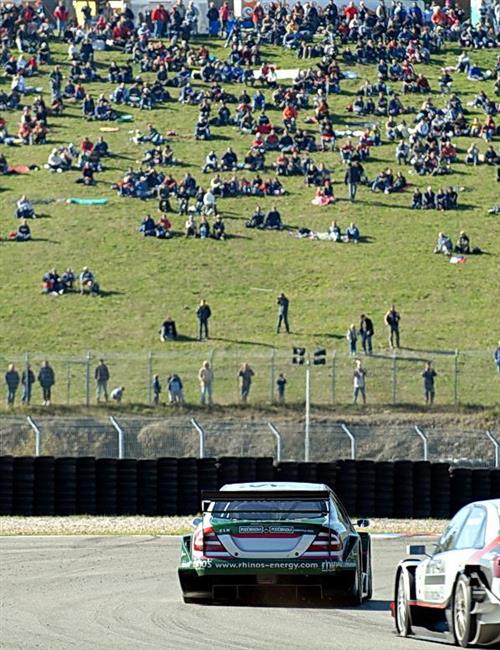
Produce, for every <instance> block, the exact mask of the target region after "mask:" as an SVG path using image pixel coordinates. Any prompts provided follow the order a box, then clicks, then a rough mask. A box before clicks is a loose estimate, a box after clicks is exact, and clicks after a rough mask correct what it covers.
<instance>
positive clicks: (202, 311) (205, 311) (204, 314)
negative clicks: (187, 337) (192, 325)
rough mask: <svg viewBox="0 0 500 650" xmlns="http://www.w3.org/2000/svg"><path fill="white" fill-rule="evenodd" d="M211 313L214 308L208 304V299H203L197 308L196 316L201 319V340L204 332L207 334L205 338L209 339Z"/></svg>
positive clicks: (199, 336) (199, 334) (199, 333)
mask: <svg viewBox="0 0 500 650" xmlns="http://www.w3.org/2000/svg"><path fill="white" fill-rule="evenodd" d="M211 315H212V310H211V309H210V305H208V303H207V301H206V300H202V301H201V302H200V304H199V306H198V309H197V310H196V316H197V317H198V321H199V331H198V338H199V339H200V341H201V340H202V339H203V334H205V338H206V339H208V319H209V318H210V316H211Z"/></svg>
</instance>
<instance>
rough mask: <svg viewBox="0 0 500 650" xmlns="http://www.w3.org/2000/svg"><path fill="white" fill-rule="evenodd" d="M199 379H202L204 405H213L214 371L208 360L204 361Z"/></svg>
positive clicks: (201, 387) (201, 389) (202, 401)
mask: <svg viewBox="0 0 500 650" xmlns="http://www.w3.org/2000/svg"><path fill="white" fill-rule="evenodd" d="M198 379H199V381H200V393H201V403H202V404H203V405H205V404H206V403H208V406H212V384H213V380H214V373H213V370H212V368H210V363H209V362H208V361H204V362H203V365H202V366H201V368H200V371H199V372H198Z"/></svg>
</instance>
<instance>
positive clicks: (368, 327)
mask: <svg viewBox="0 0 500 650" xmlns="http://www.w3.org/2000/svg"><path fill="white" fill-rule="evenodd" d="M359 333H360V335H361V345H362V346H363V352H364V353H365V354H371V353H372V351H373V348H372V337H373V335H374V333H375V330H374V328H373V322H372V319H371V318H368V316H366V315H365V314H361V320H360V322H359Z"/></svg>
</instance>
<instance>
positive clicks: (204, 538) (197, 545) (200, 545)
mask: <svg viewBox="0 0 500 650" xmlns="http://www.w3.org/2000/svg"><path fill="white" fill-rule="evenodd" d="M193 551H194V552H195V553H196V554H197V555H200V556H203V557H206V558H209V557H226V556H227V557H229V553H228V552H227V551H226V549H225V548H224V546H223V545H222V543H221V541H220V539H219V538H218V537H217V535H216V534H215V531H214V529H213V528H212V527H207V528H201V526H200V527H198V528H197V529H196V531H195V532H194V535H193Z"/></svg>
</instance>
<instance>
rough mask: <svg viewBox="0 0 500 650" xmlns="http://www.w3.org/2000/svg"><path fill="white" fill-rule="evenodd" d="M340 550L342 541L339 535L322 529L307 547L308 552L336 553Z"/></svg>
mask: <svg viewBox="0 0 500 650" xmlns="http://www.w3.org/2000/svg"><path fill="white" fill-rule="evenodd" d="M341 550H342V543H341V541H340V539H339V537H338V536H337V535H336V534H335V533H334V532H332V531H322V532H320V533H318V534H317V535H316V538H315V540H314V541H313V543H312V544H311V546H310V547H309V548H308V549H307V551H308V553H309V552H315V553H322V554H330V553H335V554H337V553H338V552H339V551H341Z"/></svg>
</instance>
